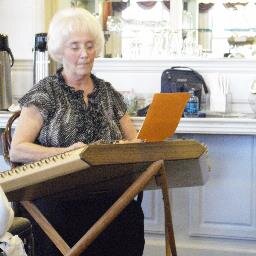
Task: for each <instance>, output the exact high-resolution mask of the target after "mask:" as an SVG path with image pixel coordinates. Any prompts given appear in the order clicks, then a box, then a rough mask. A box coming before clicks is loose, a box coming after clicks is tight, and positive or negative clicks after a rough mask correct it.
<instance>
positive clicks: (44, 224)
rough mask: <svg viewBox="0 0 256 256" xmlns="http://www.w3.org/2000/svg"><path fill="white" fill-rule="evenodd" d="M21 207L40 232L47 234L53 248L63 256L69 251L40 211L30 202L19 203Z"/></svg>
mask: <svg viewBox="0 0 256 256" xmlns="http://www.w3.org/2000/svg"><path fill="white" fill-rule="evenodd" d="M20 203H21V204H22V206H23V207H24V208H25V209H26V210H27V211H28V212H29V214H30V215H31V216H32V217H33V219H34V220H35V221H36V222H37V223H38V225H39V226H40V227H41V228H42V230H43V231H44V232H45V233H46V234H47V236H48V237H49V238H50V240H51V241H52V242H53V243H54V244H55V246H56V247H57V248H58V249H59V250H60V252H61V253H62V254H63V255H65V254H66V253H68V252H69V251H70V247H69V246H68V245H67V243H66V242H65V241H64V240H63V239H62V237H61V236H60V235H59V234H58V233H57V231H56V230H55V229H54V227H53V226H52V225H51V224H50V223H49V221H48V220H47V219H46V218H45V217H44V215H43V214H42V213H41V212H40V210H39V209H38V208H37V207H36V206H35V205H34V204H33V203H32V202H30V201H22V202H20Z"/></svg>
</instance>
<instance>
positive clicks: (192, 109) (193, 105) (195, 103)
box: [184, 88, 199, 117]
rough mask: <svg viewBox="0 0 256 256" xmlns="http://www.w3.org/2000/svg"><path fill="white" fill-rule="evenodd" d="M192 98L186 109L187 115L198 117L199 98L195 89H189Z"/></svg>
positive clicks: (185, 114) (185, 113)
mask: <svg viewBox="0 0 256 256" xmlns="http://www.w3.org/2000/svg"><path fill="white" fill-rule="evenodd" d="M189 93H190V98H189V100H188V103H187V105H186V107H185V110H184V116H185V117H198V112H199V99H198V97H197V96H196V95H195V89H194V88H191V90H189Z"/></svg>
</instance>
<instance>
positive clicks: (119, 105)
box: [110, 86, 127, 120]
mask: <svg viewBox="0 0 256 256" xmlns="http://www.w3.org/2000/svg"><path fill="white" fill-rule="evenodd" d="M110 88H111V89H110V90H111V98H112V101H113V110H114V113H115V116H116V118H117V120H120V119H121V118H122V117H123V116H124V114H125V113H126V111H127V105H126V104H125V101H124V96H123V95H122V94H121V93H120V92H118V91H116V90H115V89H114V88H113V87H112V86H111V87H110Z"/></svg>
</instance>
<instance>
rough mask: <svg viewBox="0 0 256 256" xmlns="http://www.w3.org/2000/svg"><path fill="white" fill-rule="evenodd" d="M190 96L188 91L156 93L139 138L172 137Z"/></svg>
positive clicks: (153, 139) (159, 138)
mask: <svg viewBox="0 0 256 256" xmlns="http://www.w3.org/2000/svg"><path fill="white" fill-rule="evenodd" d="M189 97H190V95H189V93H187V92H180V93H156V94H154V97H153V101H152V103H151V104H150V107H149V109H148V112H147V115H146V117H145V120H144V122H143V125H142V127H141V129H140V131H139V134H138V138H139V139H142V140H144V141H149V142H153V141H162V140H165V139H167V138H168V137H171V136H172V135H173V134H174V132H175V130H176V128H177V126H178V124H179V121H180V118H181V116H182V113H183V111H184V108H185V106H186V103H187V101H188V99H189Z"/></svg>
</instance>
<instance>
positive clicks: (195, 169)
mask: <svg viewBox="0 0 256 256" xmlns="http://www.w3.org/2000/svg"><path fill="white" fill-rule="evenodd" d="M206 152H207V149H206V147H205V146H204V145H202V144H200V143H198V142H196V141H194V140H173V141H165V142H154V143H131V144H103V145H88V146H86V147H85V148H82V149H79V150H75V151H71V152H66V153H64V154H60V155H57V156H54V157H51V158H48V159H43V160H40V161H38V162H35V163H32V164H25V165H22V166H19V167H15V168H13V169H11V170H9V171H6V172H4V173H2V174H1V175H0V185H1V186H2V188H3V190H4V192H5V193H6V195H7V197H8V199H9V200H10V201H18V202H21V204H22V205H23V206H24V207H25V209H26V210H27V211H28V212H29V213H30V214H31V216H32V217H33V218H34V219H35V221H36V222H37V223H38V224H39V226H41V228H42V229H43V230H44V232H45V233H46V234H47V235H48V237H49V238H50V239H51V240H52V241H53V243H54V244H55V245H56V247H57V248H58V249H59V250H60V251H61V253H62V254H63V255H66V256H75V255H80V254H81V253H82V252H83V251H84V250H86V248H87V247H88V246H89V245H90V244H91V243H92V242H93V241H94V240H95V239H96V238H97V236H98V235H99V234H100V233H101V232H102V231H103V230H104V229H106V227H107V226H108V225H109V224H110V223H111V222H112V221H113V220H114V219H115V218H116V217H117V216H118V215H119V214H120V212H121V211H122V210H123V209H124V208H125V207H126V206H127V205H128V204H129V203H130V202H131V201H132V200H133V198H134V197H135V196H136V195H138V194H139V193H140V192H141V191H142V190H148V189H150V190H151V189H160V188H161V189H162V194H163V201H164V212H165V236H166V255H167V256H170V255H172V256H176V255H177V252H176V246H175V239H174V232H173V225H172V217H171V209H170V202H169V194H168V188H173V187H191V186H201V185H203V184H204V183H205V181H206V179H207V178H208V168H207V165H206V161H205V158H206ZM154 178H155V179H154ZM46 188H47V189H46ZM95 192H105V193H115V194H116V193H118V194H119V195H121V196H120V197H119V198H118V200H117V201H116V202H115V203H114V204H113V205H112V206H111V207H110V209H109V210H108V211H107V212H106V213H105V214H104V215H103V216H102V217H101V218H100V219H99V220H98V221H97V222H96V223H95V224H94V225H93V226H92V227H91V228H90V229H89V230H88V232H87V233H86V234H85V235H84V236H83V237H82V238H81V239H80V240H79V241H78V242H77V243H76V244H75V245H74V246H73V247H72V248H70V247H69V245H67V243H66V242H65V241H64V240H63V239H62V238H61V236H60V235H59V234H58V233H57V232H56V230H55V229H54V227H52V226H51V224H50V223H49V222H48V220H47V219H46V218H45V217H44V216H43V215H42V213H41V212H40V211H39V209H38V208H37V207H36V206H35V205H34V204H33V203H32V200H34V199H37V198H42V197H47V196H51V195H54V196H60V197H65V198H68V197H69V198H70V199H72V198H78V197H80V198H81V197H82V196H83V195H88V194H91V193H95ZM60 200H61V198H60Z"/></svg>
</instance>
